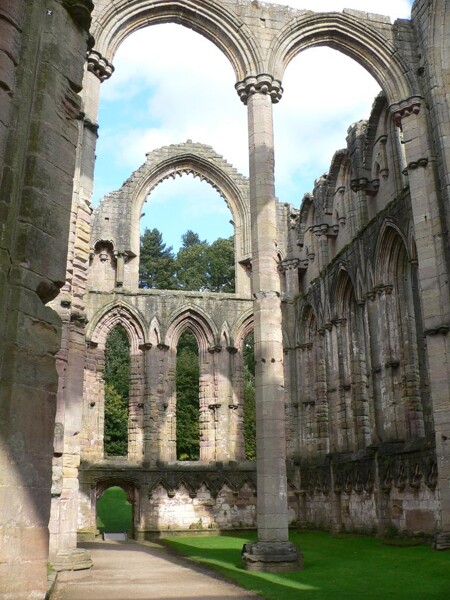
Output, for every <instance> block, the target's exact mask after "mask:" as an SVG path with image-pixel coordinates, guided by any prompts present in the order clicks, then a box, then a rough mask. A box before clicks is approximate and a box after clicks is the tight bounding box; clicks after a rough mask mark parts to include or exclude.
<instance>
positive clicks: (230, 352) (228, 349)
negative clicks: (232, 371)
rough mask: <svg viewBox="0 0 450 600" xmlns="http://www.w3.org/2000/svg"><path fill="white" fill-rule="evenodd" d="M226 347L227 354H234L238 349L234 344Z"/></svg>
mask: <svg viewBox="0 0 450 600" xmlns="http://www.w3.org/2000/svg"><path fill="white" fill-rule="evenodd" d="M226 349H227V352H228V353H229V354H236V353H237V351H238V349H237V348H236V347H235V346H227V348H226Z"/></svg>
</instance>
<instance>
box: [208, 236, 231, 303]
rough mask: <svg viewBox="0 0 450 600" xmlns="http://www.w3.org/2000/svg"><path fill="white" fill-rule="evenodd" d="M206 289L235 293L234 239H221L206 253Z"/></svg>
mask: <svg viewBox="0 0 450 600" xmlns="http://www.w3.org/2000/svg"><path fill="white" fill-rule="evenodd" d="M206 273H207V281H206V289H207V290H208V291H210V292H234V281H235V274H234V238H233V237H230V238H228V239H224V238H219V239H217V240H216V241H215V242H213V243H212V244H211V246H209V248H208V249H207V251H206Z"/></svg>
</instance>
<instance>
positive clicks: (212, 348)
mask: <svg viewBox="0 0 450 600" xmlns="http://www.w3.org/2000/svg"><path fill="white" fill-rule="evenodd" d="M208 352H209V353H210V354H214V353H215V352H217V353H218V352H222V346H218V345H216V346H210V347H209V348H208Z"/></svg>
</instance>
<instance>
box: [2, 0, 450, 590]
mask: <svg viewBox="0 0 450 600" xmlns="http://www.w3.org/2000/svg"><path fill="white" fill-rule="evenodd" d="M44 4H45V6H43V3H42V2H41V1H37V0H36V1H35V0H31V1H29V2H23V1H22V0H16V1H15V2H3V3H0V32H1V35H0V183H1V190H0V210H1V215H2V219H1V223H2V227H1V230H0V264H1V270H0V281H1V285H0V310H1V315H2V319H1V320H0V340H1V344H0V371H1V382H0V386H1V387H0V398H1V419H0V423H1V424H0V427H1V430H0V431H1V433H0V451H1V462H0V469H1V471H0V473H1V479H0V486H1V494H0V497H1V510H0V514H1V521H0V528H1V529H0V536H1V544H0V547H1V553H2V554H1V555H0V582H1V587H0V598H1V599H2V600H7V599H8V600H9V599H11V598H14V599H15V600H20V599H21V598H23V599H25V598H27V599H31V598H34V599H36V598H43V597H44V595H45V590H46V562H47V559H48V552H49V543H48V531H49V529H50V532H51V541H50V558H51V560H52V561H53V562H54V564H55V565H56V566H57V568H61V569H82V568H86V567H88V566H89V565H90V561H89V557H88V556H86V555H85V554H83V553H80V552H79V551H77V550H76V536H77V530H80V531H81V532H82V533H83V535H94V534H95V529H96V523H95V505H96V500H97V498H98V497H99V495H101V493H103V491H104V490H105V489H106V488H107V487H108V486H109V485H116V484H117V485H121V486H122V487H123V488H124V489H125V490H126V491H127V494H128V497H129V499H130V501H132V503H133V506H134V515H135V520H134V528H135V534H136V535H137V536H142V537H145V536H146V535H147V534H148V533H150V532H155V531H160V530H164V529H168V528H169V527H170V528H180V529H186V528H187V529H189V527H191V526H197V527H198V528H200V523H201V525H202V527H217V528H230V527H246V526H249V525H253V524H255V515H256V524H257V527H258V536H259V542H258V544H256V545H255V546H250V547H248V548H246V560H247V564H248V566H249V568H257V569H263V570H265V569H268V570H283V569H289V568H295V567H296V566H297V565H298V561H299V557H298V556H297V555H296V553H295V552H294V551H293V549H292V548H291V547H290V546H289V544H288V541H287V527H288V523H289V522H290V521H291V522H292V521H293V520H295V521H298V522H301V523H302V522H303V523H308V524H314V525H316V526H323V527H327V528H329V529H334V530H337V529H346V530H373V531H383V530H386V529H388V528H392V527H397V528H398V529H400V530H403V531H407V532H411V533H413V532H419V531H420V532H425V533H428V534H432V533H435V534H436V535H435V538H434V539H435V542H434V543H435V547H436V548H442V549H443V548H448V547H450V488H449V486H448V481H449V477H450V445H449V444H450V442H449V439H450V394H449V389H450V387H449V381H450V373H449V370H448V369H449V367H448V365H449V358H448V354H449V342H448V339H449V336H448V333H449V330H450V297H449V290H448V281H449V269H450V253H449V242H448V229H449V221H450V214H449V206H450V198H449V196H450V147H449V144H448V140H449V139H450V118H449V114H450V91H449V90H450V71H449V64H450V50H449V46H448V39H449V38H450V3H449V1H448V0H439V1H438V0H432V1H429V0H427V1H425V0H416V2H415V3H414V6H413V10H412V17H411V20H398V21H396V22H395V23H394V24H391V23H390V21H389V19H387V18H385V17H381V16H378V15H373V14H368V13H364V12H361V11H354V10H346V11H344V12H343V13H321V14H316V13H314V12H311V11H305V10H294V9H291V8H287V7H281V6H274V5H270V4H266V3H263V2H250V1H246V0H201V1H200V0H198V1H197V0H170V1H168V0H115V1H114V2H113V3H112V2H110V1H109V0H97V1H96V2H91V0H47V1H46V2H45V3H44ZM91 13H92V23H91ZM161 22H174V23H178V24H181V25H185V26H188V27H190V28H192V29H194V30H195V31H197V32H198V33H200V34H202V35H204V36H206V37H207V38H208V39H209V40H211V41H212V42H213V43H215V44H216V45H217V46H218V47H219V48H220V49H221V50H222V51H223V52H224V54H225V55H226V56H227V57H228V58H229V60H230V63H231V64H232V66H233V69H234V72H235V75H236V91H237V94H238V96H239V98H240V99H241V101H242V102H243V103H244V104H245V105H246V106H247V110H248V117H249V151H250V154H249V158H250V177H249V180H248V181H247V180H246V179H245V178H244V177H242V176H240V175H239V174H238V173H237V172H236V171H235V170H234V169H233V168H232V167H231V166H230V165H229V164H228V163H226V161H225V160H224V159H223V158H222V157H220V156H218V155H216V154H215V153H214V151H213V150H212V149H211V148H210V147H207V146H204V145H201V144H197V143H192V142H187V143H184V144H177V145H175V146H170V147H167V148H163V149H160V150H157V151H153V152H150V154H149V155H148V156H147V160H146V162H145V163H144V165H143V166H142V168H141V169H139V170H138V171H137V172H136V173H134V174H133V175H132V177H131V178H130V179H129V180H128V182H126V184H125V186H124V187H123V188H122V189H121V190H119V191H117V192H113V193H111V194H110V195H108V196H107V198H106V199H105V200H104V202H103V203H102V205H101V206H100V207H99V208H98V209H97V211H96V213H95V215H94V218H93V219H91V210H92V208H91V205H90V202H91V195H92V181H93V165H94V158H95V145H96V139H97V105H98V97H99V93H100V86H101V82H102V81H104V80H105V79H107V78H108V77H110V76H112V75H113V72H114V67H113V63H114V55H115V52H116V50H117V48H118V47H119V45H120V43H121V42H122V41H123V40H124V39H125V38H126V37H127V36H128V35H129V34H131V33H132V32H133V31H135V30H137V29H139V28H140V27H142V26H144V25H146V26H147V25H153V24H158V23H161ZM88 32H90V34H91V35H90V36H89V35H88ZM318 45H326V46H330V47H332V48H335V49H337V50H339V51H341V52H343V53H344V54H347V55H348V56H350V57H351V58H353V59H355V60H356V61H357V62H359V63H360V64H361V65H362V66H363V67H365V68H366V69H367V70H368V71H369V72H370V73H371V74H372V75H373V76H374V77H375V79H376V80H377V81H378V83H379V84H380V86H381V88H382V90H383V91H382V94H381V95H380V96H379V97H378V98H377V99H376V100H375V103H374V106H373V111H372V114H371V116H370V118H369V120H368V121H367V122H365V121H364V122H359V123H357V124H355V125H353V126H352V127H351V128H350V129H349V134H348V139H347V147H346V148H345V149H343V150H340V151H338V152H337V153H336V155H335V157H334V159H333V162H332V165H331V167H330V170H329V172H328V173H327V174H326V175H324V176H323V177H320V178H319V179H318V180H317V183H316V186H315V189H314V190H313V192H312V193H311V194H307V195H306V196H305V197H304V199H303V201H302V204H301V206H300V207H299V208H296V207H293V206H291V205H289V204H288V205H280V204H278V203H277V201H276V200H275V188H274V178H273V149H274V143H273V134H272V104H273V103H276V102H281V106H282V94H283V87H282V81H283V75H284V71H285V69H286V67H287V66H288V64H289V63H290V61H291V60H292V59H293V58H294V57H295V56H296V55H297V54H298V53H299V52H301V51H303V50H306V49H308V48H310V47H313V46H318ZM83 69H85V71H84V74H83ZM206 141H207V140H206ZM174 142H179V140H174ZM185 172H188V173H194V174H197V175H198V176H200V177H202V178H204V179H206V180H207V181H209V182H210V183H211V184H212V185H214V186H215V187H216V189H218V190H219V192H220V193H221V194H222V196H223V197H224V199H225V201H226V202H227V203H228V205H229V207H230V210H231V211H232V213H233V219H234V221H235V223H236V273H237V281H238V284H237V291H238V293H237V294H235V295H222V296H219V295H217V296H216V295H213V294H208V295H202V294H199V293H175V292H170V293H164V292H153V291H139V290H138V288H137V268H138V262H139V248H138V216H139V215H138V212H137V211H140V208H141V206H142V202H143V201H144V199H145V195H146V194H147V193H148V192H149V191H151V189H152V188H153V187H154V186H155V185H157V184H158V183H159V182H161V181H163V180H164V178H166V177H168V176H171V175H173V174H175V173H185ZM119 207H120V208H119ZM108 211H110V213H109V218H110V221H109V225H108V226H106V221H105V220H104V219H105V217H108V214H106V213H107V212H108ZM119 211H120V213H121V216H122V217H123V221H122V222H121V223H120V224H119V223H118V222H117V221H116V218H117V215H118V212H119ZM102 219H103V220H102ZM118 232H120V235H119V234H118ZM60 289H61V292H60V293H59V295H58V292H59V290H60ZM49 303H51V305H49ZM117 324H120V325H122V326H123V327H124V329H125V330H126V332H127V334H128V336H129V340H130V347H131V353H132V355H131V364H132V377H133V379H132V382H131V399H130V422H129V456H128V457H126V458H124V459H120V460H116V461H111V460H108V459H107V458H106V459H105V457H104V451H103V441H102V438H103V425H102V423H103V418H104V415H103V399H104V397H103V379H102V367H103V362H104V344H105V340H106V337H107V334H108V332H109V331H110V330H111V328H112V327H114V326H115V325H117ZM186 328H190V329H192V331H193V332H194V334H195V335H196V338H197V341H198V343H199V350H200V360H201V373H202V376H201V398H200V415H199V418H200V423H201V428H202V447H201V460H200V461H199V462H198V464H195V465H193V464H180V463H177V462H176V460H175V458H176V456H175V451H174V448H175V441H176V440H175V431H176V429H175V419H174V409H175V403H176V398H175V393H174V389H175V388H174V377H175V360H176V354H175V348H176V344H177V340H178V339H179V336H180V335H181V333H182V332H183V331H184V330H185V329H186ZM252 329H253V330H254V335H255V347H256V362H257V437H258V462H257V465H256V469H255V465H253V464H251V463H247V462H245V461H243V460H242V459H243V450H242V448H243V447H242V343H243V340H244V339H245V336H246V335H247V333H248V332H249V331H251V330H252ZM61 334H62V335H61ZM52 448H53V452H52ZM52 459H53V481H52V477H51V467H52ZM286 473H287V483H286ZM256 489H257V490H258V496H257V503H256V504H255V497H254V493H255V491H256ZM288 505H289V508H288ZM255 506H256V508H255ZM50 507H51V518H50V522H49V514H50ZM48 524H49V525H48Z"/></svg>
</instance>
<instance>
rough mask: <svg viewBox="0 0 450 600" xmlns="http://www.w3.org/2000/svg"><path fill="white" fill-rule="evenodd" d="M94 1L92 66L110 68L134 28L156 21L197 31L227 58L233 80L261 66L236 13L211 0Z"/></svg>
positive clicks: (257, 50) (254, 45)
mask: <svg viewBox="0 0 450 600" xmlns="http://www.w3.org/2000/svg"><path fill="white" fill-rule="evenodd" d="M102 4H105V3H97V5H98V9H96V10H94V15H93V25H92V29H91V33H92V35H93V36H94V38H95V40H96V45H95V48H94V52H93V53H91V65H92V67H91V68H92V69H96V68H100V69H104V68H106V70H107V69H108V66H109V69H111V66H112V65H111V63H112V61H113V59H114V54H115V52H116V50H117V48H118V47H119V45H120V44H121V43H122V42H123V40H124V39H125V38H126V37H128V36H129V35H130V34H132V33H133V32H134V31H136V30H138V29H141V28H142V27H147V26H149V25H156V24H158V23H177V24H180V25H184V26H186V27H188V28H190V29H193V30H194V31H196V32H197V33H200V34H201V35H203V36H204V37H206V38H207V39H209V40H210V41H211V42H212V43H213V44H215V45H216V46H217V47H218V48H219V49H220V50H221V51H222V52H223V53H224V54H225V56H226V57H227V58H228V59H229V61H230V63H231V65H232V66H233V69H234V72H235V74H236V79H237V80H238V81H239V80H241V79H243V78H244V77H245V76H246V75H247V74H248V72H254V73H258V72H259V70H260V69H261V66H262V57H261V54H262V52H261V50H260V47H259V43H258V41H257V39H256V36H255V35H254V34H253V32H252V31H251V29H250V28H249V27H248V26H247V25H246V24H245V23H244V21H243V20H242V19H240V18H239V17H238V16H237V14H236V13H235V12H232V11H230V10H228V9H227V8H225V7H224V6H221V5H220V4H219V3H218V2H212V1H211V0H131V1H130V0H118V2H114V4H111V3H107V6H106V7H104V6H103V5H102Z"/></svg>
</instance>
